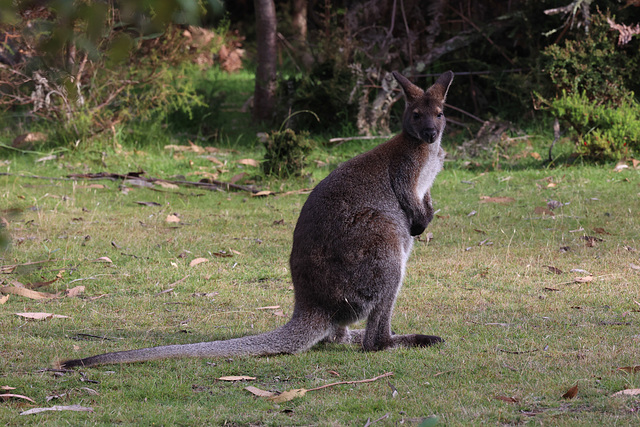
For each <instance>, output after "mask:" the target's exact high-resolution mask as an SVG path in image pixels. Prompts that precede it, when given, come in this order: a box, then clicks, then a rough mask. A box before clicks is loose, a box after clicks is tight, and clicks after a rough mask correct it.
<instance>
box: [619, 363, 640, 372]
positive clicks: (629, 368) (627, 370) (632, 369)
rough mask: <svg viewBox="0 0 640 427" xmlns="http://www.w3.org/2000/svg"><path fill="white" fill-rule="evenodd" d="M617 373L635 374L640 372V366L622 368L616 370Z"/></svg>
mask: <svg viewBox="0 0 640 427" xmlns="http://www.w3.org/2000/svg"><path fill="white" fill-rule="evenodd" d="M616 370H617V371H624V372H626V373H628V374H635V373H637V372H640V366H638V365H636V366H623V367H621V368H618V369H616Z"/></svg>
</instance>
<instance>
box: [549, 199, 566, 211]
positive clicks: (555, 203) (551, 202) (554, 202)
mask: <svg viewBox="0 0 640 427" xmlns="http://www.w3.org/2000/svg"><path fill="white" fill-rule="evenodd" d="M562 206H564V203H561V202H559V201H557V200H548V201H547V207H548V208H549V209H551V210H554V209H557V208H559V207H562Z"/></svg>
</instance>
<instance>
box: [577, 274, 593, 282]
mask: <svg viewBox="0 0 640 427" xmlns="http://www.w3.org/2000/svg"><path fill="white" fill-rule="evenodd" d="M573 281H574V282H575V283H589V282H593V276H591V275H589V276H584V277H576V278H575V279H573Z"/></svg>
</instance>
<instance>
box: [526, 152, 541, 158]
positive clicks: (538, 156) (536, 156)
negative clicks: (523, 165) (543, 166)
mask: <svg viewBox="0 0 640 427" xmlns="http://www.w3.org/2000/svg"><path fill="white" fill-rule="evenodd" d="M529 155H530V156H531V157H533V158H534V159H536V160H540V159H541V158H542V157H541V156H540V154H538V153H536V152H535V151H534V152H533V153H529Z"/></svg>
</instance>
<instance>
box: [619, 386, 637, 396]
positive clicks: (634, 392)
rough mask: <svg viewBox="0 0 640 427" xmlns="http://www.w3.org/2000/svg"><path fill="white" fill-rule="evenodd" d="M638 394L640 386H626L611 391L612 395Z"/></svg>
mask: <svg viewBox="0 0 640 427" xmlns="http://www.w3.org/2000/svg"><path fill="white" fill-rule="evenodd" d="M639 394H640V388H628V389H626V390H620V391H618V392H616V393H613V394H612V396H637V395H639Z"/></svg>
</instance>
